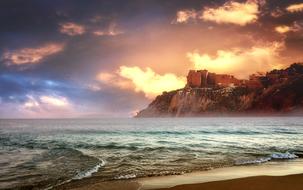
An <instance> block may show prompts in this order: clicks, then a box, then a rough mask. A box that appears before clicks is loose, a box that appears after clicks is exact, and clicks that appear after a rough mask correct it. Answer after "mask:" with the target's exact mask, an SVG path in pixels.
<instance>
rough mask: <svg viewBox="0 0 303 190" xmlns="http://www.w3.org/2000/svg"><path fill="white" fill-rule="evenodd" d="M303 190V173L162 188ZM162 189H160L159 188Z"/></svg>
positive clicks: (174, 189)
mask: <svg viewBox="0 0 303 190" xmlns="http://www.w3.org/2000/svg"><path fill="white" fill-rule="evenodd" d="M286 189H289V190H302V189H303V174H297V175H288V176H256V177H248V178H240V179H232V180H224V181H215V182H207V183H200V184H188V185H178V186H175V187H171V188H164V189H161V190H286ZM158 190H160V189H158Z"/></svg>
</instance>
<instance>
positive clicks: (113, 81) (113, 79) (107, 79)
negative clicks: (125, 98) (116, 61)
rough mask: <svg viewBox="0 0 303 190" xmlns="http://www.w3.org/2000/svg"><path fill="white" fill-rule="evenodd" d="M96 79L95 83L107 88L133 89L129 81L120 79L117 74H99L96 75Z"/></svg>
mask: <svg viewBox="0 0 303 190" xmlns="http://www.w3.org/2000/svg"><path fill="white" fill-rule="evenodd" d="M96 79H97V81H99V82H101V83H103V84H105V85H108V86H114V87H118V88H121V89H132V88H133V85H132V83H131V81H129V80H125V79H124V78H121V76H120V75H119V74H118V73H110V72H101V73H99V74H98V75H97V77H96Z"/></svg>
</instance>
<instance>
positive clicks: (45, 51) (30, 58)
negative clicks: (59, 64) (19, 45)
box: [2, 43, 64, 65]
mask: <svg viewBox="0 0 303 190" xmlns="http://www.w3.org/2000/svg"><path fill="white" fill-rule="evenodd" d="M63 49H64V45H63V44H59V43H50V44H46V45H43V46H40V47H37V48H24V49H19V50H15V51H7V52H5V53H4V54H3V56H2V59H3V60H4V61H5V62H6V63H7V64H8V65H23V64H35V63H39V62H41V61H42V60H43V59H44V58H46V57H48V56H50V55H52V54H55V53H58V52H60V51H62V50H63Z"/></svg>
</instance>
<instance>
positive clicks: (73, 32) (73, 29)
mask: <svg viewBox="0 0 303 190" xmlns="http://www.w3.org/2000/svg"><path fill="white" fill-rule="evenodd" d="M59 30H60V32H61V33H63V34H67V35H69V36H77V35H81V34H84V33H85V27H84V26H82V25H79V24H76V23H72V22H67V23H63V24H60V29H59Z"/></svg>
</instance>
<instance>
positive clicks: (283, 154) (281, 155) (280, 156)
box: [271, 152, 299, 159]
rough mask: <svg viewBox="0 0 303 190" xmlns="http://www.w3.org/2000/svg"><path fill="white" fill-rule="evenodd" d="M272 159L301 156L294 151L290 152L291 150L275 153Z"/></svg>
mask: <svg viewBox="0 0 303 190" xmlns="http://www.w3.org/2000/svg"><path fill="white" fill-rule="evenodd" d="M271 158H272V159H295V158H299V156H297V155H295V154H293V153H289V152H285V153H274V154H272V155H271Z"/></svg>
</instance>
